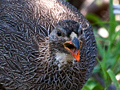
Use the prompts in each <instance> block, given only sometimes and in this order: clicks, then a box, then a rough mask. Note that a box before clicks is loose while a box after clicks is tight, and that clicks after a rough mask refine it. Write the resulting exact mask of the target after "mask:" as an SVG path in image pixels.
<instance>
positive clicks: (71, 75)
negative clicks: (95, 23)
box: [0, 0, 96, 90]
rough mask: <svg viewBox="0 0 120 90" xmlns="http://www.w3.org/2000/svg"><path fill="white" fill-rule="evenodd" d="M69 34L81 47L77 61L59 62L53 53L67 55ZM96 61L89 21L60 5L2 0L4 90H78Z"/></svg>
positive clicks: (57, 1) (0, 75) (57, 0)
mask: <svg viewBox="0 0 120 90" xmlns="http://www.w3.org/2000/svg"><path fill="white" fill-rule="evenodd" d="M58 28H60V31H62V30H63V32H64V34H63V36H62V37H59V36H57V33H55V32H56V31H57V30H58ZM79 30H80V31H79ZM72 32H75V33H76V34H77V36H78V38H79V39H80V40H81V41H82V42H83V43H82V47H81V49H80V61H76V60H70V61H67V62H65V63H63V62H61V61H59V59H58V60H57V59H56V53H57V52H61V53H66V54H67V55H68V56H69V54H70V53H69V51H67V50H66V49H64V47H63V43H64V42H65V41H67V40H70V34H71V33H72ZM65 33H66V34H65ZM64 37H66V38H64ZM57 54H58V53H57ZM58 56H59V54H58ZM95 57H96V42H95V38H94V35H93V32H92V28H91V26H90V24H89V22H88V21H87V20H86V19H85V18H84V17H83V16H82V15H81V14H80V13H79V11H77V9H76V8H75V7H73V6H72V5H70V4H69V3H67V2H65V1H64V0H20V1H19V0H1V1H0V84H1V85H3V87H4V88H5V89H7V90H80V89H81V88H82V87H83V85H84V84H85V82H86V81H87V80H88V78H89V76H90V75H91V72H92V69H93V67H94V62H95Z"/></svg>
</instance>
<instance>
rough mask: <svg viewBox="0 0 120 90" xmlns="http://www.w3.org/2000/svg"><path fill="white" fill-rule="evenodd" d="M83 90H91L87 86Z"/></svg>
mask: <svg viewBox="0 0 120 90" xmlns="http://www.w3.org/2000/svg"><path fill="white" fill-rule="evenodd" d="M81 90H91V89H90V88H89V87H88V86H87V85H84V87H83V88H82V89H81Z"/></svg>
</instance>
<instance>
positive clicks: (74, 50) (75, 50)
mask: <svg viewBox="0 0 120 90" xmlns="http://www.w3.org/2000/svg"><path fill="white" fill-rule="evenodd" d="M63 45H64V48H65V49H67V50H68V51H70V53H71V54H72V55H73V56H74V58H75V59H76V60H77V61H79V60H80V48H81V46H82V41H81V40H78V39H77V38H76V37H74V38H73V39H72V40H71V41H66V42H65V43H63Z"/></svg>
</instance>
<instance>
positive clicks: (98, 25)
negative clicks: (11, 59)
mask: <svg viewBox="0 0 120 90" xmlns="http://www.w3.org/2000/svg"><path fill="white" fill-rule="evenodd" d="M66 1H68V2H69V3H71V4H72V5H74V6H75V7H76V8H78V10H80V12H81V13H82V14H83V15H84V16H85V17H86V18H87V19H88V20H89V22H90V23H91V25H92V27H93V32H94V35H95V38H96V43H97V51H98V52H97V58H96V63H95V67H94V70H93V73H92V75H91V77H90V78H89V80H88V81H87V83H86V84H85V85H84V87H83V88H82V90H120V0H66ZM113 5H119V6H117V7H118V8H115V7H113Z"/></svg>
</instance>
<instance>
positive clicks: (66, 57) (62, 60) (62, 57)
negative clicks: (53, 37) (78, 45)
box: [56, 52, 75, 68]
mask: <svg viewBox="0 0 120 90" xmlns="http://www.w3.org/2000/svg"><path fill="white" fill-rule="evenodd" d="M74 59H75V58H74V57H73V56H72V55H71V54H66V53H60V52H59V53H56V61H58V62H59V64H58V67H59V68H60V67H61V66H62V65H63V64H67V62H69V61H74Z"/></svg>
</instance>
